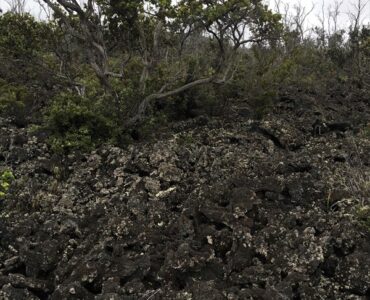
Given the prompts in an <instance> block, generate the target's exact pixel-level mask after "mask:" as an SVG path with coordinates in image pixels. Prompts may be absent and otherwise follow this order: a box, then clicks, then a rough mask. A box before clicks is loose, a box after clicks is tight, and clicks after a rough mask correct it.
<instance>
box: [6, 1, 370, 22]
mask: <svg viewBox="0 0 370 300" xmlns="http://www.w3.org/2000/svg"><path fill="white" fill-rule="evenodd" d="M274 1H275V0H269V2H270V4H271V5H272V4H273V3H274ZM323 1H325V2H324V3H325V6H326V7H327V8H328V7H329V6H333V5H334V3H335V1H336V0H282V2H283V3H289V6H290V8H291V9H292V8H293V7H294V5H296V4H297V3H299V2H300V3H301V4H302V5H303V6H305V7H306V8H307V10H309V9H310V8H311V7H312V4H314V5H315V8H314V10H313V12H312V13H311V14H310V15H309V17H308V18H307V22H306V27H312V26H314V25H318V24H319V21H318V15H319V14H320V13H321V9H322V3H323ZM337 1H339V2H340V1H341V0H337ZM357 1H358V0H342V2H343V4H342V6H341V10H340V11H341V15H340V17H339V23H340V24H339V27H340V28H343V27H347V26H348V22H349V18H348V12H349V11H351V10H352V11H353V6H352V4H353V3H355V2H357ZM362 1H363V2H366V1H367V2H368V4H367V6H366V8H365V10H364V12H363V21H364V22H365V23H366V24H370V0H362ZM6 2H7V0H0V8H2V9H3V10H4V11H6V10H7V9H8V7H9V6H8V5H7V3H6ZM26 2H27V11H28V12H30V13H31V14H33V15H34V16H35V17H38V16H40V7H39V5H38V4H37V2H36V1H35V0H26ZM267 2H268V1H267ZM272 7H273V5H272Z"/></svg>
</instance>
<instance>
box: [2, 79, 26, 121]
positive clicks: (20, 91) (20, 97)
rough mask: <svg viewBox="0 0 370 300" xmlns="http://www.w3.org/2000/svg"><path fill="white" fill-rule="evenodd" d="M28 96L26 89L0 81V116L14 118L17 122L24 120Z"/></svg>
mask: <svg viewBox="0 0 370 300" xmlns="http://www.w3.org/2000/svg"><path fill="white" fill-rule="evenodd" d="M29 100H30V95H29V93H28V92H27V90H26V88H25V87H23V86H17V85H12V84H8V83H7V82H6V81H4V80H1V79H0V115H1V116H3V117H11V118H14V119H15V120H16V121H18V122H23V121H24V119H25V114H26V108H27V104H28V103H27V102H29Z"/></svg>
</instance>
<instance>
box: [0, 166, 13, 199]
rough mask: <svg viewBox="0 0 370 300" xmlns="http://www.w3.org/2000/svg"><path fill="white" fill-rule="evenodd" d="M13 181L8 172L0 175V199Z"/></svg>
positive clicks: (10, 173)
mask: <svg viewBox="0 0 370 300" xmlns="http://www.w3.org/2000/svg"><path fill="white" fill-rule="evenodd" d="M14 179H15V178H14V175H13V173H12V171H10V170H5V171H3V172H2V173H1V174H0V199H1V198H4V197H5V196H6V195H7V193H8V190H9V188H10V184H11V183H12V181H13V180H14Z"/></svg>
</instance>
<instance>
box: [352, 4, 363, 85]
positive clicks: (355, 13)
mask: <svg viewBox="0 0 370 300" xmlns="http://www.w3.org/2000/svg"><path fill="white" fill-rule="evenodd" d="M351 4H352V11H350V12H349V13H348V15H349V18H350V22H351V28H350V38H351V44H352V51H353V58H354V60H355V64H354V66H355V72H356V73H357V75H358V79H359V81H360V82H362V81H363V73H364V71H366V70H364V68H363V64H362V61H363V59H362V55H361V50H360V30H361V25H362V24H363V19H362V18H363V12H364V10H365V7H366V6H367V4H368V1H363V0H357V2H353V3H351Z"/></svg>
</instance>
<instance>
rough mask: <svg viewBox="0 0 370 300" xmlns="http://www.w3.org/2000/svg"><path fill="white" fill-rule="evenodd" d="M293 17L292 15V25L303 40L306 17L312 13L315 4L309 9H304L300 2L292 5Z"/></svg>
mask: <svg viewBox="0 0 370 300" xmlns="http://www.w3.org/2000/svg"><path fill="white" fill-rule="evenodd" d="M293 8H294V15H293V21H294V25H295V27H296V30H297V31H298V32H299V35H300V38H301V40H303V39H304V34H305V32H306V28H305V22H306V19H307V17H308V16H309V15H310V14H311V13H312V11H313V10H314V8H315V4H314V3H312V7H311V8H310V9H308V10H307V9H306V7H305V6H303V5H302V3H301V2H299V3H298V4H296V5H294V7H293Z"/></svg>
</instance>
